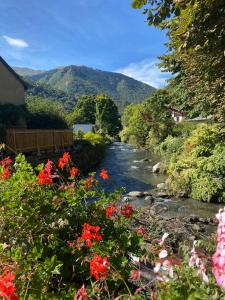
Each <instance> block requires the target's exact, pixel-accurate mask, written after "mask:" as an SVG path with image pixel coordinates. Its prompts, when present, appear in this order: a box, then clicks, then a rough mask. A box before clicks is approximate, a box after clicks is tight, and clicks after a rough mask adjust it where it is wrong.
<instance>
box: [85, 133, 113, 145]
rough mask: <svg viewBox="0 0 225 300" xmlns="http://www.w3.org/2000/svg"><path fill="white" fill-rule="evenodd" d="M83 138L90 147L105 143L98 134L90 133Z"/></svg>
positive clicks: (105, 140)
mask: <svg viewBox="0 0 225 300" xmlns="http://www.w3.org/2000/svg"><path fill="white" fill-rule="evenodd" d="M83 138H84V139H86V140H88V141H89V142H90V143H91V144H92V145H103V144H105V143H106V142H107V139H106V138H105V137H103V136H102V135H101V134H99V133H93V132H91V131H89V132H87V133H85V134H84V135H83Z"/></svg>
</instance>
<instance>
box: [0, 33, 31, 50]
mask: <svg viewBox="0 0 225 300" xmlns="http://www.w3.org/2000/svg"><path fill="white" fill-rule="evenodd" d="M2 37H3V38H4V39H5V40H6V42H7V43H8V44H9V45H11V46H14V47H18V48H26V47H28V43H27V42H26V41H24V40H22V39H14V38H11V37H9V36H7V35H3V36H2Z"/></svg>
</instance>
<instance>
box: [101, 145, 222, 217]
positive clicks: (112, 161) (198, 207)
mask: <svg viewBox="0 0 225 300" xmlns="http://www.w3.org/2000/svg"><path fill="white" fill-rule="evenodd" d="M156 162H158V160H157V157H155V156H153V155H152V154H151V153H149V152H148V151H146V150H143V149H137V148H135V147H134V146H131V145H128V144H124V143H119V142H115V143H113V144H111V145H110V146H108V147H107V149H106V154H105V158H104V160H103V161H102V163H101V165H100V168H99V169H101V168H105V169H106V170H108V173H109V175H110V181H109V182H108V184H107V185H106V186H105V189H106V190H107V191H112V190H114V189H116V188H120V187H124V188H125V189H126V192H130V191H150V192H151V191H152V190H153V189H155V188H156V185H157V184H158V183H162V182H164V181H165V179H166V176H165V175H162V174H154V173H152V166H153V165H154V164H155V163H156ZM157 202H158V203H159V205H162V207H166V208H167V210H166V212H165V215H167V216H169V217H171V216H188V215H191V214H195V215H196V214H197V215H198V216H200V217H209V216H210V217H211V216H213V215H214V214H215V213H216V212H217V211H218V209H219V208H220V207H221V205H218V204H210V203H203V202H199V201H196V200H192V199H175V198H173V199H170V198H168V199H162V198H158V199H157ZM132 203H133V204H134V205H135V206H136V207H147V206H149V205H150V203H149V202H147V201H145V200H144V199H143V198H139V199H135V200H134V201H132Z"/></svg>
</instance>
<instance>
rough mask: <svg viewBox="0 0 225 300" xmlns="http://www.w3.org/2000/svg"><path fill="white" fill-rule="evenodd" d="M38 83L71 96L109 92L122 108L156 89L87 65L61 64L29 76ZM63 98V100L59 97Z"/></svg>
mask: <svg viewBox="0 0 225 300" xmlns="http://www.w3.org/2000/svg"><path fill="white" fill-rule="evenodd" d="M29 78H30V79H31V80H34V81H35V82H37V83H38V84H39V85H42V84H44V85H46V84H47V85H48V86H51V87H52V88H53V89H54V90H61V91H63V92H65V93H68V94H69V95H74V97H76V98H78V96H82V95H97V94H101V93H106V94H107V95H109V96H110V97H111V98H112V99H113V100H114V101H115V103H116V105H117V106H118V107H119V109H120V110H123V108H124V106H125V105H126V104H127V102H130V103H132V102H134V103H137V102H140V101H143V100H144V99H145V98H146V97H148V96H149V95H150V94H151V93H152V92H153V91H154V90H155V89H154V88H153V87H151V86H149V85H147V84H144V83H142V82H139V81H137V80H134V79H132V78H130V77H127V76H125V75H122V74H117V73H112V72H105V71H100V70H96V69H92V68H88V67H85V66H67V67H61V68H57V69H54V70H50V71H47V72H43V73H41V74H38V75H33V76H29ZM59 100H60V99H59Z"/></svg>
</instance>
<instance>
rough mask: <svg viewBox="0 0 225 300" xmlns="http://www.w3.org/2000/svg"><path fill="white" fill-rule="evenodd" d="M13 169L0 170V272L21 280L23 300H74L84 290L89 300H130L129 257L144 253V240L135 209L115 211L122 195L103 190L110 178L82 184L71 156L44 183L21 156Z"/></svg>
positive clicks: (43, 175)
mask: <svg viewBox="0 0 225 300" xmlns="http://www.w3.org/2000/svg"><path fill="white" fill-rule="evenodd" d="M10 163H11V160H10V159H9V158H6V159H5V160H3V161H2V162H1V167H0V204H1V210H0V219H1V244H0V251H1V261H0V269H1V270H8V269H10V271H13V272H15V273H16V286H17V290H16V293H18V296H19V297H20V299H46V300H47V299H71V300H72V299H74V296H75V294H76V292H77V290H78V289H79V288H81V286H82V285H85V287H87V293H88V294H89V296H90V299H97V298H100V299H108V298H109V297H110V298H111V299H112V298H114V297H115V298H116V297H117V296H119V295H124V294H125V295H127V293H128V290H127V287H128V285H129V283H128V279H129V276H130V271H131V269H132V266H131V264H130V262H129V258H128V254H129V253H133V255H137V256H140V255H142V254H143V253H144V252H143V251H142V250H141V241H142V239H140V238H139V235H138V233H137V232H135V231H134V232H133V233H132V232H131V231H130V230H129V226H130V225H129V224H130V217H131V216H132V214H133V213H134V210H133V207H132V206H131V205H129V204H124V205H123V206H122V207H121V208H120V207H119V206H117V205H116V203H115V202H116V201H118V200H120V199H121V193H120V191H116V192H114V193H111V194H107V193H105V192H104V191H103V190H102V189H101V182H103V181H107V179H108V174H107V171H105V170H102V172H101V174H100V177H101V181H100V182H98V181H97V179H96V177H95V174H91V175H90V176H89V177H88V178H87V179H82V178H80V176H79V170H78V169H77V168H76V166H73V165H72V163H71V161H70V157H69V154H68V153H64V155H63V157H61V158H60V160H59V167H57V166H55V165H53V163H52V162H50V161H48V163H47V164H46V165H45V166H44V165H43V164H42V165H40V166H38V168H37V169H36V171H37V172H39V174H38V176H36V174H35V171H34V170H33V169H32V167H31V166H30V165H29V164H28V163H27V162H26V160H25V158H24V156H22V155H19V156H17V158H16V161H15V164H14V166H13V167H11V166H10ZM60 169H61V170H60ZM13 170H14V171H13ZM62 170H63V172H64V174H66V173H67V172H68V177H69V179H68V181H65V179H63V178H64V176H61V171H62ZM106 279H107V281H106ZM0 291H1V287H0ZM125 297H126V296H125ZM12 299H14V298H12ZM15 299H17V298H15ZM76 299H77V298H76ZM78 299H80V298H78ZM126 299H127V298H126Z"/></svg>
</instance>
